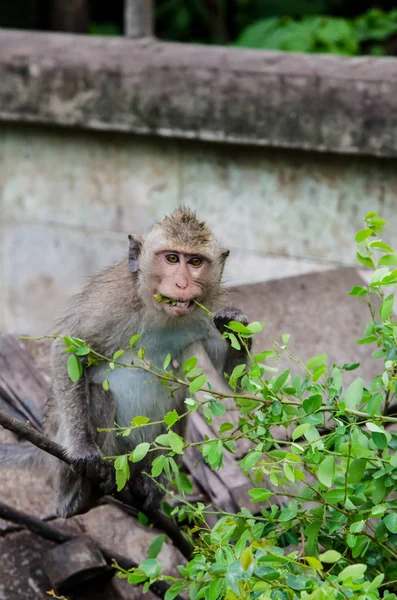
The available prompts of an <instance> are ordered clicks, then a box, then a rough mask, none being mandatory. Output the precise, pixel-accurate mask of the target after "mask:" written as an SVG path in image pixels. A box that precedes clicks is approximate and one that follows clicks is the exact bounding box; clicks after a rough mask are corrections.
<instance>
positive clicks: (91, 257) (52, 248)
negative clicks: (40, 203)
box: [5, 225, 127, 335]
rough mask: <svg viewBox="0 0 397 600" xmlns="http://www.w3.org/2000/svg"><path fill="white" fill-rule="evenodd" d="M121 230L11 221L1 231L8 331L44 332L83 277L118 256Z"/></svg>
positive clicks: (123, 247)
mask: <svg viewBox="0 0 397 600" xmlns="http://www.w3.org/2000/svg"><path fill="white" fill-rule="evenodd" d="M126 251H127V240H126V235H125V234H118V235H117V234H114V235H113V236H111V235H109V236H104V235H101V234H99V233H95V232H90V233H89V232H85V231H81V230H71V229H62V228H57V227H51V226H40V225H20V226H14V227H9V228H8V229H7V231H6V235H5V269H6V272H5V276H6V280H7V307H8V311H7V322H6V329H7V330H8V331H11V332H17V333H24V334H30V335H43V334H45V333H48V332H49V331H51V330H52V329H53V328H54V322H55V320H56V319H57V318H58V317H59V316H60V315H61V314H62V311H63V310H64V308H65V306H66V301H67V298H69V297H70V296H72V295H73V294H74V293H76V292H78V291H80V290H81V289H82V288H83V286H84V285H85V283H86V282H87V277H88V276H90V275H91V274H92V273H96V272H98V271H99V270H100V269H101V268H103V267H105V266H107V265H109V264H111V263H112V262H114V261H115V260H118V259H120V258H122V256H123V255H124V253H125V252H126Z"/></svg>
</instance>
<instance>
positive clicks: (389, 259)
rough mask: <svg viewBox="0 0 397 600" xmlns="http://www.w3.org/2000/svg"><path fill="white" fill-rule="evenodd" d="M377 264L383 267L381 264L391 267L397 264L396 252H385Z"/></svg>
mask: <svg viewBox="0 0 397 600" xmlns="http://www.w3.org/2000/svg"><path fill="white" fill-rule="evenodd" d="M378 265H379V266H380V267H383V266H385V267H386V266H387V267H391V266H394V265H397V254H395V253H392V254H385V255H384V256H382V257H381V258H380V259H379V262H378Z"/></svg>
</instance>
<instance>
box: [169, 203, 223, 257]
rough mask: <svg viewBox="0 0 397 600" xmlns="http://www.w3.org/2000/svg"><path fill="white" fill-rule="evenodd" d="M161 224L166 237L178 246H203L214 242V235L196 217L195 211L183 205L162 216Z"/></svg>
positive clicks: (203, 222)
mask: <svg viewBox="0 0 397 600" xmlns="http://www.w3.org/2000/svg"><path fill="white" fill-rule="evenodd" d="M161 226H162V228H163V230H164V232H165V233H166V235H167V238H168V239H172V240H173V241H175V243H176V244H177V245H178V246H194V247H196V248H205V247H206V246H209V245H212V244H213V243H214V236H213V234H212V232H211V230H210V228H209V227H208V226H207V224H206V223H205V221H200V220H199V219H198V218H197V217H196V211H193V210H191V209H189V208H187V207H185V206H181V207H179V208H177V209H176V210H175V211H174V212H173V213H172V214H171V215H169V216H167V217H165V218H164V220H163V222H162V223H161Z"/></svg>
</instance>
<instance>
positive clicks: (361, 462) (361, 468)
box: [347, 458, 367, 483]
mask: <svg viewBox="0 0 397 600" xmlns="http://www.w3.org/2000/svg"><path fill="white" fill-rule="evenodd" d="M366 466H367V461H366V460H365V459H364V458H357V459H356V460H353V461H352V462H351V463H350V466H349V470H348V472H347V481H348V482H349V483H359V482H360V481H361V480H362V478H363V476H364V473H365V468H366Z"/></svg>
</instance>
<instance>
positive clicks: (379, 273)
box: [371, 255, 390, 283]
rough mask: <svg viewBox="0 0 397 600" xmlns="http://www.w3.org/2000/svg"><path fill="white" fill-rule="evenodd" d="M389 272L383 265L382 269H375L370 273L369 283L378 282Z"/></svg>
mask: <svg viewBox="0 0 397 600" xmlns="http://www.w3.org/2000/svg"><path fill="white" fill-rule="evenodd" d="M388 256H390V255H388ZM383 258H386V257H383ZM389 274H390V273H389V269H387V268H385V267H383V268H382V269H376V271H375V273H373V274H372V277H371V283H380V282H381V281H382V280H383V279H384V277H386V276H388V275H389Z"/></svg>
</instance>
